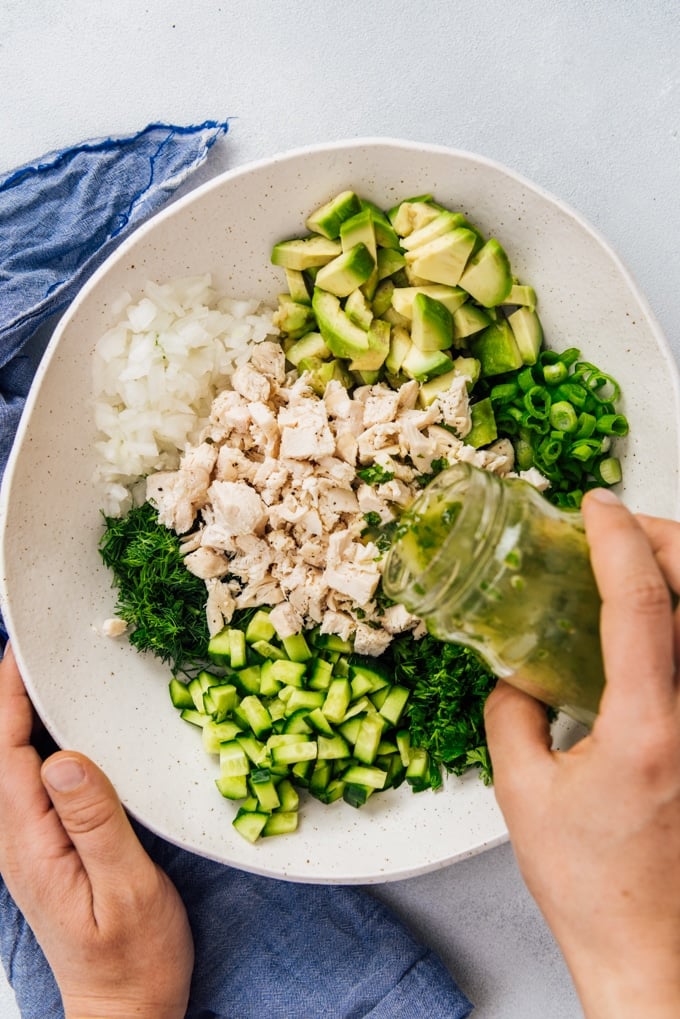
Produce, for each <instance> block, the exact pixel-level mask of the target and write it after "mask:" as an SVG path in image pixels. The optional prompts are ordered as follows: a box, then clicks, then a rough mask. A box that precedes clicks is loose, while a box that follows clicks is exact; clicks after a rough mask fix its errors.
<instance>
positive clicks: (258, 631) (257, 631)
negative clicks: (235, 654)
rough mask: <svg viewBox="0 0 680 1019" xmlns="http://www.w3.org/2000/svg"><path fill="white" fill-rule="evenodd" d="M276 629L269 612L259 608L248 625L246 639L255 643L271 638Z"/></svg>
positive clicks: (250, 642)
mask: <svg viewBox="0 0 680 1019" xmlns="http://www.w3.org/2000/svg"><path fill="white" fill-rule="evenodd" d="M275 633H276V630H275V629H274V625H273V623H272V622H271V620H270V618H269V613H268V612H265V611H264V609H258V611H257V612H256V613H255V615H254V616H253V617H252V619H251V620H250V622H249V623H248V626H247V627H246V640H247V642H248V643H249V644H254V643H255V641H257V640H271V639H272V637H273V636H274V635H275Z"/></svg>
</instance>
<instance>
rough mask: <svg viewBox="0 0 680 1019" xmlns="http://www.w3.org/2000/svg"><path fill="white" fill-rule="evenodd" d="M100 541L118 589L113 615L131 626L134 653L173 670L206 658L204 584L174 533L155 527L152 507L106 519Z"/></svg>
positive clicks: (100, 547)
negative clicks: (186, 562)
mask: <svg viewBox="0 0 680 1019" xmlns="http://www.w3.org/2000/svg"><path fill="white" fill-rule="evenodd" d="M104 525H105V530H104V533H103V535H102V537H101V540H100V543H99V551H100V554H101V557H102V559H103V561H104V564H105V565H106V566H107V567H108V568H109V569H110V570H111V571H112V573H113V577H114V586H115V587H117V588H118V600H117V603H116V615H118V616H119V617H120V618H121V619H123V620H125V622H126V623H128V625H129V626H130V630H131V632H130V634H129V640H130V643H131V644H132V645H133V646H134V647H136V648H137V650H138V651H151V652H152V653H153V654H154V655H156V657H158V658H160V659H161V661H164V662H169V663H170V664H171V666H172V668H173V670H174V671H185V670H186V669H187V668H189V667H190V666H191V665H196V664H198V663H200V662H201V661H202V660H204V659H205V654H206V648H207V646H208V640H209V635H208V625H207V621H206V615H205V603H206V589H205V583H204V581H202V580H201V579H200V578H199V577H195V576H194V575H193V574H192V573H190V572H189V570H188V569H187V568H186V566H185V565H184V561H183V559H182V556H181V554H180V541H179V538H178V537H177V535H176V534H174V533H173V532H172V531H170V530H168V528H166V527H164V526H163V525H162V524H159V523H158V519H157V515H156V511H155V510H154V508H153V506H151V504H150V503H148V502H147V503H144V504H143V505H142V506H138V507H134V508H133V509H131V510H130V512H129V513H128V514H127V515H126V516H124V517H107V516H104Z"/></svg>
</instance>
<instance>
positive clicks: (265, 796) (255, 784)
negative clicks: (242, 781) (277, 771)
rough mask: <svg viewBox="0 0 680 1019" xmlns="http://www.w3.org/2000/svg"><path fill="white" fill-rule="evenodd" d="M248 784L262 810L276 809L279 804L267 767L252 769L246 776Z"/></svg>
mask: <svg viewBox="0 0 680 1019" xmlns="http://www.w3.org/2000/svg"><path fill="white" fill-rule="evenodd" d="M248 784H249V786H250V789H251V791H252V792H253V794H254V795H255V796H256V797H257V801H258V803H259V805H260V808H261V809H262V810H276V808H277V807H280V806H281V800H280V799H279V794H278V792H277V791H276V786H275V785H274V781H273V779H272V776H271V772H270V770H269V768H255V769H253V771H251V772H250V775H249V776H248Z"/></svg>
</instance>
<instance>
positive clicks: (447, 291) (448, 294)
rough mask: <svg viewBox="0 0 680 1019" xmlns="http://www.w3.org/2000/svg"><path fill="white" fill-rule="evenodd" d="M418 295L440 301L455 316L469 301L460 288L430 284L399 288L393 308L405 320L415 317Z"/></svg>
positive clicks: (395, 293)
mask: <svg viewBox="0 0 680 1019" xmlns="http://www.w3.org/2000/svg"><path fill="white" fill-rule="evenodd" d="M416 294H427V296H428V297H432V298H434V300H435V301H439V303H440V304H443V305H444V307H445V308H448V310H449V311H450V312H451V313H452V314H453V312H455V311H456V309H457V308H460V306H461V305H462V304H463V302H464V301H467V299H468V295H467V293H466V292H465V291H464V290H461V289H460V287H447V286H445V285H444V284H443V283H430V284H426V285H425V286H422V287H397V289H396V290H395V291H394V293H393V294H392V307H393V308H394V309H395V311H398V312H399V314H400V315H403V316H404V318H409V319H410V318H412V317H413V300H414V298H415V296H416Z"/></svg>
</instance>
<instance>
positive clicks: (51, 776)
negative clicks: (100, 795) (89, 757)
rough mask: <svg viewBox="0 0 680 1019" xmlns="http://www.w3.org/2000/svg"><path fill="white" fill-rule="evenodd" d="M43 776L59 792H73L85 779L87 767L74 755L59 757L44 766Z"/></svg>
mask: <svg viewBox="0 0 680 1019" xmlns="http://www.w3.org/2000/svg"><path fill="white" fill-rule="evenodd" d="M43 777H44V778H45V781H46V782H47V783H48V785H51V786H52V788H53V789H55V790H56V791H57V792H59V793H71V792H73V790H74V789H77V788H78V786H79V785H80V784H81V783H82V782H83V781H84V780H85V769H84V768H83V766H82V764H81V763H80V761H76V760H75V758H73V757H58V758H57V759H56V760H54V761H47V763H46V764H45V765H44V766H43Z"/></svg>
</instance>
